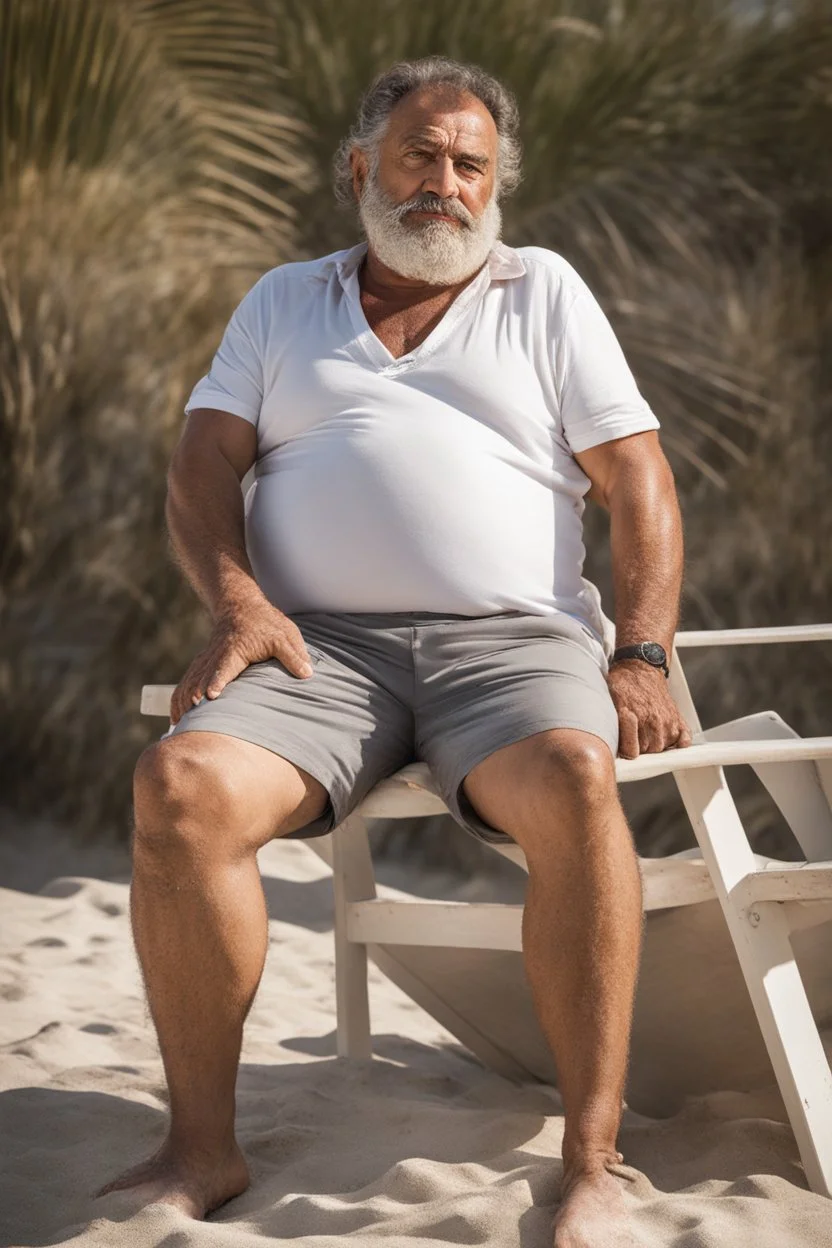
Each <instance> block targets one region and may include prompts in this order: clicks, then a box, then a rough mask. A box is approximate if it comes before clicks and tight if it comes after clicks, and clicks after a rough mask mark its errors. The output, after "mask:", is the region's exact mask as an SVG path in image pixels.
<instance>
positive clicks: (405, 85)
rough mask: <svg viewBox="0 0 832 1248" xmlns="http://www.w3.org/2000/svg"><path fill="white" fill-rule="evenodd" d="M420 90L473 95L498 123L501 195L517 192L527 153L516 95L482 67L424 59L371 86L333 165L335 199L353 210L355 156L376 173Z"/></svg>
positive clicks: (447, 59) (444, 59)
mask: <svg viewBox="0 0 832 1248" xmlns="http://www.w3.org/2000/svg"><path fill="white" fill-rule="evenodd" d="M420 87H452V88H454V89H455V90H456V91H458V92H459V94H460V95H462V94H465V95H473V96H475V97H476V98H477V99H478V100H480V101H481V102H482V103H483V104H484V105H485V107H486V108H487V109H488V111H489V113H490V114H491V116H492V117H493V118H494V124H495V125H496V127H497V195H498V197H500V198H501V197H502V196H503V195H507V194H508V193H509V192H510V191H513V190H514V189H515V187H516V186H517V184H518V183H519V181H520V177H521V173H520V164H521V157H522V147H521V145H520V138H519V134H518V131H519V125H520V117H519V113H518V111H517V101H516V100H515V98H514V96H513V95H512V93H511V92H510V91H509V90H508V89H507V88H506V87H504V86H503V85H502V84H501V83H499V82H498V81H497V79H496V78H492V77H491V75H490V74H487V73H486V72H485V70H484V69H480V68H479V66H478V65H464V64H462V63H461V62H460V61H453V60H451V59H450V57H447V56H425V57H422V58H421V59H420V60H418V61H399V62H398V63H397V64H395V65H392V66H391V67H390V69H387V70H385V71H384V73H383V74H379V76H378V77H377V78H376V79H375V80H374V81H373V82H372V84H371V85H370V87H369V89H368V90H367V91H366V93H365V94H364V96H363V98H362V100H361V103H360V105H359V108H358V116H357V118H356V120H355V122H354V124H353V127H352V129H351V130H350V132H349V134H348V135H347V137H346V138H345V139H342V140H341V142H340V144H339V145H338V150H337V151H336V153H335V158H334V160H333V162H332V172H333V184H334V190H335V198H336V199H337V200H338V202H339V203H341V204H353V203H354V202H355V195H354V192H353V185H352V170H351V169H350V152H351V151H352V149H353V148H354V147H359V148H361V150H362V151H363V152H366V153H367V155H368V156H369V157H370V160H371V166H372V167H375V166H376V163H377V159H378V148H379V144H380V143H381V140H382V139H383V138H384V133H385V131H386V129H387V123H388V121H389V119H390V114H391V112H392V111H393V109H394V108H395V106H396V105H397V104H398V102H399V100H402V99H404V97H405V96H406V95H409V94H410V92H411V91H417V90H418V89H419V88H420Z"/></svg>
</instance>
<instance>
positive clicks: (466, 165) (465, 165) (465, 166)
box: [459, 160, 479, 173]
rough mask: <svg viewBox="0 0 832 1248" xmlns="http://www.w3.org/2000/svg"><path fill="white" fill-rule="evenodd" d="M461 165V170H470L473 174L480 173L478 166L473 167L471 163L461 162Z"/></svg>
mask: <svg viewBox="0 0 832 1248" xmlns="http://www.w3.org/2000/svg"><path fill="white" fill-rule="evenodd" d="M459 165H460V168H461V169H470V170H471V172H472V173H479V169H478V168H477V166H476V165H472V164H471V162H470V161H468V160H461V161H460V162H459Z"/></svg>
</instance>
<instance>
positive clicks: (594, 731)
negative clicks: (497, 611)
mask: <svg viewBox="0 0 832 1248" xmlns="http://www.w3.org/2000/svg"><path fill="white" fill-rule="evenodd" d="M420 632H421V633H422V636H421V638H420V640H421V644H420V646H419V648H418V652H417V653H418V656H419V657H418V659H417V664H416V672H417V699H416V703H415V706H416V749H417V754H418V756H419V757H420V758H422V759H424V760H425V761H426V762H427V763H428V765H429V766H430V769H431V773H432V774H433V776H434V778H435V780H436V782H437V786H438V788H439V790H440V793H441V795H442V798H443V800H444V801H445V803H446V804H447V806H448V808H449V810H450V811H451V814H452V815H453V817H454V819H455V820H456V821H457V823H459V824H460V825H461V826H462V827H463V828H465V830H466V831H468V832H470V833H471V834H472V835H473V836H475V837H477V838H478V839H480V840H485V841H491V842H498V843H502V844H510V843H512V838H511V837H510V836H509V835H508V834H507V833H505V832H503V831H501V830H500V829H499V828H496V827H493V826H492V825H490V824H489V823H487V822H486V820H485V819H484V818H483V817H482V815H481V814H480V813H478V811H477V810H476V809H475V808H474V806H473V804H472V802H471V800H470V797H469V795H468V794H467V793H466V791H465V787H464V781H465V778H466V776H467V775H468V774H469V772H471V771H472V770H473V769H474V768H475V767H477V766H478V764H480V763H481V762H483V760H484V759H487V758H489V757H490V756H492V755H495V754H496V752H497V751H499V750H504V749H505V747H507V746H510V745H513V744H515V743H518V742H522V741H524V740H527V739H530V738H532V737H534V736H536V735H537V734H543V733H546V732H547V730H551V729H576V730H579V732H576V733H575V734H574V739H576V740H577V739H579V738H582V737H583V735H584V734H589V736H590V737H591V739H592V741H593V742H594V743H595V745H596V746H597V747H598V748H600V749H602V750H608V751H609V755H610V760H611V761H612V762H613V763H614V760H615V757H616V754H617V752H618V715H617V713H616V710H615V705H614V703H613V701H612V697H611V695H610V692H609V688H608V685H607V681H606V675H605V665H603V666H602V664H604V659H603V651H600V650H599V647H598V644H597V643H595V642H593V641H591V639H589V637H588V635H587V634H586V632H585V630H584V629H583V627H582V625H581V624H580V623H579V622H578V621H576V620H573V619H572V617H569V616H567V617H564V616H539V615H534V616H533V615H526V614H523V613H520V612H514V613H506V614H504V615H500V616H487V617H482V618H480V619H477V620H471V621H463V622H459V623H457V622H452V623H451V624H449V625H441V626H433V627H429V628H426V629H424V630H420ZM599 653H600V659H599ZM590 752H591V749H590ZM536 755H537V752H536V751H533V750H530V749H525V750H521V751H516V752H515V755H514V757H515V758H522V759H523V760H524V765H525V762H526V761H529V762H530V761H531V760H533V759H534V758H535V757H536ZM506 758H508V754H505V755H504V756H503V759H506ZM514 782H515V783H519V772H518V773H517V775H515V778H514ZM518 800H520V799H519V796H518Z"/></svg>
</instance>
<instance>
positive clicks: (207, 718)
mask: <svg viewBox="0 0 832 1248" xmlns="http://www.w3.org/2000/svg"><path fill="white" fill-rule="evenodd" d="M289 618H291V619H292V620H293V621H294V623H295V624H296V625H297V627H298V628H299V629H300V632H301V633H302V635H303V639H304V642H305V643H306V648H307V650H308V651H309V656H310V659H311V661H312V665H313V668H314V675H312V676H310V677H308V678H307V679H305V680H304V679H301V678H299V677H297V676H293V675H292V674H291V673H290V672H289V671H288V669H287V668H285V667H284V665H283V664H282V663H281V662H280V660H279V659H267V660H265V661H264V662H261V663H252V664H251V665H250V666H249V667H247V668H245V669H244V670H243V671H242V672H241V673H240V675H239V676H237V677H236V679H234V680H232V681H230V682H229V683H228V684H227V685H226V686H225V688H224V689H223V690H222V692H221V693H220V694H219V696H218V697H216V698H214V699H207V698H205V697H203V698H202V699H201V701H200V702H199V703H197V704H196V705H195V706H193V707H191V708H190V709H189V710H187V711H186V712H185V714H184V715H183V716H182V717H181V719H180V720H179V722H178V723H177V724H175V725H174V726H172V727H171V728H169V729H168V732H167V733H165V734H164V737H167V736H171V735H174V734H176V733H177V732H193V731H197V732H221V733H227V734H228V735H229V736H232V737H239V738H241V739H242V740H244V741H251V742H253V743H254V744H256V745H262V746H264V747H265V748H266V749H267V750H272V751H273V752H274V753H276V754H280V755H281V756H282V757H283V758H285V759H288V761H289V762H291V763H294V764H295V765H296V766H298V767H302V768H303V769H304V770H306V771H308V772H310V773H311V775H313V776H314V777H315V779H316V780H319V781H320V783H321V784H322V785H323V786H324V787H325V788H326V790H327V792H328V794H329V803H328V805H327V808H326V810H325V811H324V813H323V814H322V815H321V816H320V817H319V818H318V819H315V820H314V821H313V822H311V823H308V824H307V825H306V826H305V827H303V828H299V829H297V830H296V831H294V832H290V833H288V835H287V839H297V840H307V839H310V838H312V837H315V836H324V835H325V834H326V833H327V832H329V831H331V830H332V828H333V827H337V826H338V825H339V824H340V823H341V822H342V821H343V820H344V819H345V818H346V817H347V815H348V814H350V812H351V811H352V810H353V809H354V808H355V807H356V806H357V805H358V803H359V802H360V801H361V800H362V799H363V798H364V797H365V796H366V795H367V793H368V792H369V791H370V789H372V788H373V786H374V785H375V784H377V783H378V781H379V780H382V779H383V778H384V777H386V776H389V775H392V774H393V772H396V771H398V770H399V769H400V768H401V767H404V766H405V765H406V764H407V763H411V762H414V761H417V760H423V761H424V762H426V763H427V764H428V766H429V767H430V770H431V774H432V775H433V777H434V780H435V782H436V786H437V788H438V790H439V792H440V794H441V796H442V800H443V801H444V802H445V803H446V805H447V807H448V809H449V810H450V812H451V814H452V815H453V817H454V819H455V820H456V821H457V823H459V824H460V825H461V826H462V827H463V828H465V830H466V831H468V832H470V833H472V834H473V835H474V836H475V837H477V838H478V839H480V840H485V841H492V842H494V841H497V842H503V843H510V842H511V838H510V837H508V836H506V835H505V833H503V832H500V831H498V830H497V829H496V828H493V827H491V826H490V825H489V824H487V823H485V822H483V821H482V820H481V819H480V818H479V817H478V815H477V814H476V813H475V811H474V809H473V807H472V806H471V803H470V802H469V801H468V799H467V797H466V795H465V794H464V792H463V790H462V782H463V780H464V779H465V777H466V775H467V774H468V772H469V771H471V769H472V768H473V767H475V766H476V765H477V763H479V762H481V761H482V760H483V759H484V758H487V757H488V755H489V754H492V753H493V752H494V751H495V750H499V749H501V748H502V747H503V746H505V745H511V744H512V743H513V742H515V741H519V740H521V739H522V738H523V737H527V736H531V735H532V734H533V733H536V732H542V731H543V730H544V729H547V728H580V729H583V731H584V732H591V733H593V734H594V735H595V736H598V737H601V738H602V740H604V741H606V742H607V744H608V746H609V748H610V750H611V751H612V754H613V757H615V755H616V754H617V752H618V716H617V714H616V711H615V707H614V705H613V701H612V698H611V697H610V693H609V689H608V687H607V682H606V677H605V673H606V670H607V658H608V654H607V651H606V650H605V649H604V648H603V647H602V645H601V643H599V642H598V641H597V639H596V638H595V637H594V635H593V634H591V633H590V632H589V631H588V630H587V629H586V628H585V627H584V626H583V625H582V624H581V623H580V622H579V621H577V620H576V619H574V618H573V617H572V616H567V615H563V614H561V615H557V616H550V615H547V616H544V615H529V614H526V613H524V612H521V611H506V612H502V613H500V614H498V615H485V616H465V615H438V614H435V613H431V612H406V613H404V612H395V613H387V614H369V613H360V614H355V613H351V614H348V613H334V612H319V611H310V612H298V613H296V614H293V615H291V616H290V617H289Z"/></svg>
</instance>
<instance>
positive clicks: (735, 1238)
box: [0, 841, 832, 1248]
mask: <svg viewBox="0 0 832 1248" xmlns="http://www.w3.org/2000/svg"><path fill="white" fill-rule="evenodd" d="M30 848H31V846H30ZM92 861H93V858H92V857H91V855H90V854H87V855H86V856H85V857H84V858H83V862H84V867H85V871H86V874H80V875H73V876H69V875H63V876H60V877H59V878H57V879H54V880H52V881H51V882H49V883H47V884H45V885H38V889H39V891H37V892H27V891H23V886H21V885H20V883H19V881H16V882H17V883H18V887H15V888H3V889H2V890H0V945H1V947H0V998H2V1013H1V1014H0V1019H1V1020H2V1021H1V1022H0V1045H1V1046H2V1059H1V1060H0V1087H2V1095H0V1244H2V1245H3V1246H4V1248H8V1246H10V1245H12V1246H14V1248H22V1246H23V1245H46V1244H69V1243H72V1244H73V1245H78V1246H79V1248H92V1246H93V1245H96V1246H98V1245H100V1246H101V1248H105V1246H106V1248H110V1246H112V1245H124V1246H125V1248H126V1246H128V1245H129V1248H151V1246H154V1248H155V1246H157V1245H158V1246H160V1248H161V1246H162V1245H164V1246H165V1248H191V1246H193V1248H197V1246H201V1245H205V1246H206V1248H207V1246H208V1245H212V1246H213V1245H216V1246H218V1248H220V1246H222V1248H225V1246H227V1248H232V1246H233V1248H244V1246H245V1245H260V1244H263V1243H265V1242H271V1243H284V1242H285V1243H287V1244H288V1243H289V1242H292V1243H295V1242H298V1241H300V1242H302V1243H303V1244H308V1245H310V1248H311V1246H312V1245H314V1248H335V1245H336V1243H340V1242H341V1241H342V1240H343V1239H344V1238H345V1237H346V1238H348V1240H349V1241H350V1242H351V1243H353V1244H356V1245H363V1244H365V1243H366V1244H368V1245H369V1244H373V1243H376V1242H379V1241H383V1242H384V1244H385V1245H386V1246H387V1248H436V1245H440V1244H452V1245H472V1244H489V1245H492V1244H493V1245H500V1248H515V1246H516V1248H521V1246H522V1248H550V1245H551V1238H552V1235H551V1224H552V1218H553V1214H554V1210H555V1207H556V1195H557V1186H558V1180H559V1175H560V1149H561V1139H562V1133H563V1117H562V1114H561V1112H560V1101H559V1098H558V1095H557V1092H556V1091H555V1090H554V1089H552V1088H549V1087H547V1086H545V1085H543V1084H535V1083H532V1082H529V1083H527V1084H524V1085H522V1086H518V1085H516V1084H514V1083H512V1082H510V1081H509V1080H507V1079H504V1078H503V1077H501V1076H499V1075H497V1074H495V1073H493V1072H491V1071H489V1070H488V1069H486V1068H485V1067H484V1066H483V1065H482V1063H481V1062H480V1061H479V1060H478V1059H477V1058H475V1057H473V1056H472V1055H471V1054H470V1053H469V1052H468V1051H467V1050H466V1049H465V1048H464V1047H463V1046H462V1045H461V1044H460V1043H459V1042H458V1041H457V1040H456V1039H455V1038H454V1037H453V1036H452V1035H450V1034H449V1033H448V1032H447V1031H445V1030H444V1029H443V1028H442V1027H441V1026H440V1025H439V1024H438V1023H437V1022H435V1021H434V1020H433V1019H432V1018H431V1017H430V1016H429V1015H428V1014H426V1013H425V1012H424V1011H423V1010H422V1009H421V1007H419V1006H417V1005H415V1004H414V1003H413V1002H412V1001H411V1000H410V999H409V998H408V997H407V996H406V995H405V994H404V993H403V992H401V991H400V990H399V989H398V988H396V987H395V986H394V985H393V984H391V983H390V981H389V980H387V979H386V978H385V977H384V976H383V975H382V974H381V972H380V971H379V970H378V969H377V968H376V967H375V966H374V965H372V963H371V965H370V1008H371V1016H372V1026H373V1036H374V1057H373V1059H372V1060H371V1061H361V1062H353V1061H347V1060H345V1059H340V1058H338V1057H336V1055H335V1053H336V1048H335V995H334V974H333V938H332V922H333V905H332V889H331V881H330V877H329V870H328V868H327V866H326V865H325V863H324V862H322V861H321V859H320V858H318V857H317V855H315V854H314V853H313V852H312V851H311V850H310V848H309V847H308V846H305V845H303V844H302V843H300V842H291V841H288V842H279V841H278V842H274V843H273V844H271V845H269V846H268V847H267V848H266V849H265V850H263V851H262V853H261V854H260V863H261V868H262V872H263V877H264V885H265V889H266V894H267V899H268V904H269V912H270V915H271V919H270V942H271V943H270V948H269V956H268V960H267V965H266V971H265V974H264V977H263V981H262V983H261V986H260V990H259V993H258V996H257V1000H256V1002H255V1004H254V1007H253V1010H252V1012H251V1015H250V1016H249V1020H248V1023H247V1028H246V1035H245V1042H244V1047H243V1054H242V1061H241V1067H240V1076H239V1083H238V1119H237V1121H238V1129H239V1137H240V1142H241V1144H242V1147H243V1149H244V1151H245V1153H246V1156H247V1158H248V1160H249V1163H250V1166H251V1171H252V1184H251V1187H250V1188H249V1190H248V1191H247V1192H245V1193H244V1194H243V1195H242V1196H240V1197H238V1198H237V1199H236V1200H234V1201H231V1202H229V1203H228V1204H227V1205H225V1206H224V1207H222V1208H221V1209H219V1210H217V1211H216V1212H215V1213H214V1214H213V1215H212V1216H211V1217H210V1218H209V1219H208V1220H207V1221H205V1222H194V1221H191V1220H189V1219H187V1218H186V1217H184V1216H183V1215H182V1214H180V1213H178V1212H177V1211H175V1210H173V1209H172V1208H170V1207H166V1206H162V1205H158V1204H157V1205H151V1206H148V1207H146V1208H145V1209H144V1210H142V1211H140V1212H136V1211H135V1209H134V1207H133V1206H134V1201H133V1198H132V1197H131V1194H130V1193H129V1192H118V1193H113V1194H111V1195H109V1196H106V1197H104V1198H101V1199H98V1200H96V1199H94V1198H93V1195H92V1194H93V1192H94V1191H95V1190H97V1188H98V1187H100V1186H101V1185H102V1184H103V1183H105V1182H106V1181H107V1180H108V1179H110V1178H112V1177H114V1176H115V1175H116V1174H118V1173H120V1172H121V1171H122V1170H123V1169H124V1168H126V1167H127V1166H128V1165H131V1164H132V1163H134V1162H135V1161H138V1160H140V1159H142V1158H143V1157H144V1156H146V1155H147V1154H148V1153H150V1152H151V1151H152V1150H153V1149H154V1148H155V1147H156V1146H157V1144H158V1143H159V1142H160V1140H161V1138H162V1135H163V1133H164V1128H165V1086H164V1080H163V1075H162V1068H161V1063H160V1061H159V1058H158V1054H157V1050H156V1044H155V1037H154V1033H153V1029H152V1027H151V1024H150V1021H149V1017H148V1013H147V1007H146V1004H145V1001H144V995H143V991H142V985H141V979H140V975H139V971H138V966H137V963H136V958H135V953H134V950H133V945H132V939H131V935H130V928H129V893H128V887H129V886H128V882H127V878H126V877H125V878H122V879H115V880H114V879H100V878H95V873H94V872H93V871H92V870H91V869H90V867H91V863H92ZM9 878H10V877H9V876H8V874H7V876H6V882H8V880H9ZM26 886H27V887H31V886H32V885H31V883H29V884H27V885H26ZM380 891H381V890H380ZM467 896H468V899H470V897H471V892H470V889H469V890H468V893H467ZM830 1038H832V1037H829V1036H826V1037H825V1039H827V1040H828V1039H830ZM619 1147H620V1148H621V1150H622V1152H623V1153H624V1157H625V1163H626V1164H625V1167H624V1170H625V1171H626V1173H627V1178H628V1181H627V1188H628V1190H629V1191H630V1193H631V1196H632V1204H633V1207H634V1210H635V1214H634V1217H635V1226H636V1229H637V1231H638V1234H639V1236H640V1237H641V1240H642V1241H643V1243H644V1245H646V1246H647V1248H660V1246H662V1248H665V1246H670V1245H673V1246H675V1248H682V1246H684V1248H750V1246H751V1245H753V1246H754V1248H830V1246H832V1201H828V1200H826V1199H825V1198H823V1197H821V1196H818V1195H815V1194H813V1193H812V1192H810V1191H809V1190H808V1189H807V1186H806V1182H805V1178H804V1176H803V1171H802V1168H801V1166H800V1162H799V1157H798V1153H797V1149H796V1147H795V1143H794V1139H793V1136H792V1133H791V1131H790V1128H789V1126H788V1123H787V1122H786V1121H785V1118H784V1114H783V1110H782V1104H781V1103H780V1101H779V1098H778V1096H777V1094H776V1090H775V1089H773V1088H771V1087H769V1088H763V1089H761V1090H758V1091H756V1092H754V1093H753V1094H751V1093H732V1092H730V1091H725V1092H719V1093H712V1094H710V1095H705V1096H698V1097H690V1098H688V1099H687V1100H686V1101H685V1103H684V1105H683V1107H682V1108H681V1109H680V1110H678V1112H676V1113H675V1114H674V1115H673V1116H672V1117H670V1118H664V1119H654V1118H650V1117H646V1116H644V1115H640V1114H637V1113H635V1112H633V1111H631V1110H628V1111H627V1112H626V1113H625V1117H624V1122H623V1126H622V1130H621V1133H620V1135H619ZM609 1248H614V1242H613V1241H612V1240H611V1241H610V1244H609Z"/></svg>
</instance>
